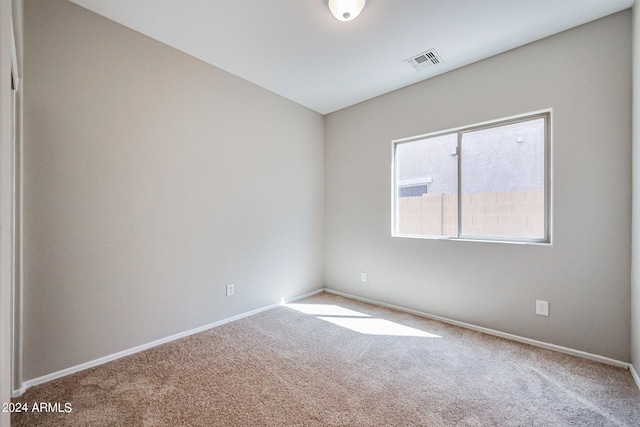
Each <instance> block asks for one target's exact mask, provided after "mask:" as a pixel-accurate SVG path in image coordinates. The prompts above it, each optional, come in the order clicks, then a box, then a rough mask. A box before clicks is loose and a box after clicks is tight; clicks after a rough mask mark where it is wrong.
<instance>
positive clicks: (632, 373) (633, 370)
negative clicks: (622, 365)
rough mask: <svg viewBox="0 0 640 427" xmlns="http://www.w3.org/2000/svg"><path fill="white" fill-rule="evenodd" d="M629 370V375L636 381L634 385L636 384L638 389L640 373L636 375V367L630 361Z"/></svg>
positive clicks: (639, 386) (639, 387)
mask: <svg viewBox="0 0 640 427" xmlns="http://www.w3.org/2000/svg"><path fill="white" fill-rule="evenodd" d="M629 370H630V371H631V376H632V377H633V379H634V380H635V381H636V385H637V386H638V389H640V375H638V372H637V371H636V368H634V367H633V364H631V363H630V364H629Z"/></svg>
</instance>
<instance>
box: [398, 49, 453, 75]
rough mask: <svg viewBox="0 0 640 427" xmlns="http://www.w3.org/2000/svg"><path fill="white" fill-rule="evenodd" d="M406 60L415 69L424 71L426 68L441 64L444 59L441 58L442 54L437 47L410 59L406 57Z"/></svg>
mask: <svg viewBox="0 0 640 427" xmlns="http://www.w3.org/2000/svg"><path fill="white" fill-rule="evenodd" d="M404 62H406V63H407V64H409V65H411V67H412V68H413V69H414V70H416V71H422V70H424V69H425V68H429V67H431V66H433V65H438V64H441V63H443V62H444V61H443V60H442V58H440V55H438V52H436V50H435V49H431V50H428V51H426V52H422V53H421V54H419V55H416V56H413V57H411V58H409V59H405V60H404Z"/></svg>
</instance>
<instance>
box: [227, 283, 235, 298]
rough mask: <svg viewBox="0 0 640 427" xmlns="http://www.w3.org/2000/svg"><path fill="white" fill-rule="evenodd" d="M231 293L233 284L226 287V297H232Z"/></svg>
mask: <svg viewBox="0 0 640 427" xmlns="http://www.w3.org/2000/svg"><path fill="white" fill-rule="evenodd" d="M233 292H234V286H233V284H230V285H227V296H228V297H230V296H233Z"/></svg>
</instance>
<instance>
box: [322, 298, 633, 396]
mask: <svg viewBox="0 0 640 427" xmlns="http://www.w3.org/2000/svg"><path fill="white" fill-rule="evenodd" d="M324 290H325V292H328V293H331V294H335V295H340V296H343V297H346V298H351V299H354V300H357V301H362V302H366V303H368V304H373V305H379V306H382V307H387V308H392V309H394V310H398V311H403V312H405V313H409V314H415V315H416V316H420V317H425V318H427V319H433V320H438V321H440V322H444V323H448V324H450V325H454V326H460V327H462V328H466V329H471V330H474V331H478V332H484V333H485V334H489V335H494V336H497V337H500V338H506V339H508V340H512V341H518V342H521V343H525V344H530V345H533V346H536V347H542V348H546V349H548V350H554V351H557V352H560V353H565V354H570V355H572V356H578V357H582V358H584V359H589V360H594V361H596V362H601V363H606V364H607V365H613V366H617V367H620V368H624V369H629V368H630V364H629V363H626V362H622V361H620V360H615V359H610V358H608V357H604V356H600V355H598V354H592V353H587V352H585V351H580V350H574V349H572V348H568V347H563V346H560V345H556V344H549V343H546V342H542V341H537V340H532V339H530V338H525V337H521V336H518V335H513V334H508V333H506V332H500V331H496V330H494V329H489V328H483V327H482V326H476V325H472V324H470V323H464V322H459V321H457V320H452V319H447V318H446V317H440V316H434V315H432V314H428V313H424V312H421V311H417V310H412V309H409V308H405V307H400V306H397V305H393V304H387V303H384V302H380V301H375V300H372V299H369V298H362V297H359V296H357V295H351V294H347V293H345V292H340V291H334V290H333V289H328V288H325V289H324ZM635 378H636V382H637V383H638V385H639V387H640V382H639V381H638V378H637V374H636V377H635Z"/></svg>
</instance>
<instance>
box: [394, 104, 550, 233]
mask: <svg viewBox="0 0 640 427" xmlns="http://www.w3.org/2000/svg"><path fill="white" fill-rule="evenodd" d="M551 116H552V109H550V108H549V109H545V110H540V111H534V112H530V113H525V114H520V115H517V116H511V117H507V118H502V119H498V120H491V121H486V122H482V123H477V124H473V125H468V126H461V127H457V128H453V129H448V130H444V131H438V132H431V133H427V134H422V135H416V136H412V137H408V138H402V139H396V140H393V141H391V235H392V236H393V237H401V238H411V239H428V240H461V241H478V242H498V243H519V244H542V245H551V235H552V224H551V222H552V221H551V219H552V206H551V201H552V197H551V187H552V185H551V184H552V183H551V181H552V180H551V177H552V156H551V152H552V120H551ZM538 118H544V120H545V133H544V138H545V141H544V237H542V238H527V237H515V236H514V237H509V236H471V235H465V234H462V203H461V202H462V192H461V188H460V187H461V182H462V180H461V167H460V165H461V162H462V156H463V155H464V153H461V150H460V145H461V141H462V135H463V134H465V133H469V132H473V131H478V130H482V129H490V128H494V127H500V126H506V125H510V124H514V123H520V122H524V121H529V120H533V119H538ZM449 134H457V148H456V150H457V153H458V156H457V159H458V165H457V173H458V192H457V197H458V235H457V236H439V235H421V234H400V233H399V232H398V221H399V206H398V198H399V196H398V181H399V179H398V170H397V169H398V168H397V165H396V148H397V147H398V145H400V144H405V143H410V142H414V141H419V140H423V139H426V138H433V137H437V136H443V135H449Z"/></svg>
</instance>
